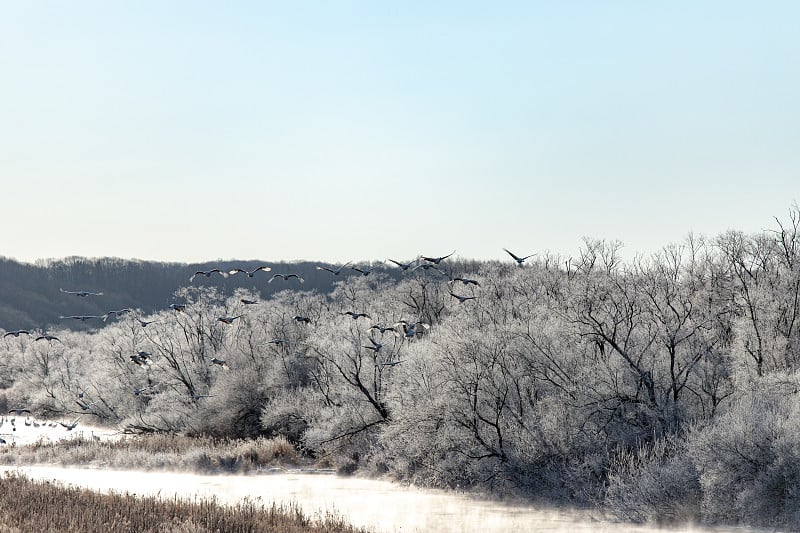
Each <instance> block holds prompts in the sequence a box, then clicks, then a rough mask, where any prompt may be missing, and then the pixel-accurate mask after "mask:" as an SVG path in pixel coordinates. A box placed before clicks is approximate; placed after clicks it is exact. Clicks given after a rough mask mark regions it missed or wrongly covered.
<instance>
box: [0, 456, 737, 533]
mask: <svg viewBox="0 0 800 533" xmlns="http://www.w3.org/2000/svg"><path fill="white" fill-rule="evenodd" d="M0 470H2V471H3V472H5V471H14V470H16V471H20V472H22V473H24V474H25V475H26V476H28V477H29V478H31V479H46V480H58V481H61V482H64V483H66V484H72V485H76V486H81V487H87V488H91V489H94V490H99V491H103V492H108V491H116V492H130V493H134V494H138V495H160V496H161V497H164V498H171V497H173V496H175V495H177V496H181V497H186V498H192V499H193V498H210V497H213V498H216V499H217V500H218V501H220V502H223V503H233V502H237V501H240V500H242V499H245V498H249V499H250V500H252V501H256V502H263V503H264V504H265V505H270V504H271V503H272V502H273V501H274V502H279V503H280V502H283V503H290V502H295V503H297V504H299V505H300V507H301V508H302V509H303V510H304V512H306V513H307V514H309V515H312V516H313V515H315V514H318V513H324V512H329V511H333V512H335V513H337V514H340V515H343V516H345V517H346V518H347V519H348V521H350V522H351V523H352V524H354V525H357V526H366V527H369V528H372V529H373V530H375V531H379V532H403V533H405V532H409V533H410V532H453V533H455V532H460V533H462V532H463V533H469V532H474V533H500V532H520V531H534V532H535V531H550V532H561V531H563V532H583V531H585V532H589V531H592V532H597V531H606V532H653V531H656V530H655V529H653V528H648V527H645V526H632V525H626V524H616V523H610V522H603V521H598V520H596V519H593V518H592V517H591V516H590V515H589V514H584V513H578V512H576V513H567V512H564V511H552V510H542V509H537V508H533V507H526V506H513V505H507V504H502V503H496V502H487V501H480V500H477V499H474V498H470V497H467V496H463V495H458V494H452V493H446V492H443V491H431V490H421V489H416V488H409V487H401V486H399V485H396V484H393V483H389V482H386V481H376V480H367V479H359V478H353V477H339V476H335V475H331V474H316V473H303V472H285V473H270V474H252V475H196V474H187V473H174V472H139V471H118V470H101V469H89V468H62V467H50V466H26V467H0ZM673 531H737V529H727V530H722V529H715V530H710V529H706V530H703V529H699V528H698V529H693V528H682V529H675V530H673ZM738 531H744V530H742V529H738Z"/></svg>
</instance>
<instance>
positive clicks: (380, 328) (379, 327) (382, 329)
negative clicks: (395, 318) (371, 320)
mask: <svg viewBox="0 0 800 533" xmlns="http://www.w3.org/2000/svg"><path fill="white" fill-rule="evenodd" d="M369 329H370V330H373V329H376V330H378V331H380V332H381V335H383V334H384V333H386V332H387V331H391V332H392V333H394V334H395V336H399V333H398V332H397V330H396V329H395V327H394V326H382V325H380V324H373V325H372V326H370V327H369Z"/></svg>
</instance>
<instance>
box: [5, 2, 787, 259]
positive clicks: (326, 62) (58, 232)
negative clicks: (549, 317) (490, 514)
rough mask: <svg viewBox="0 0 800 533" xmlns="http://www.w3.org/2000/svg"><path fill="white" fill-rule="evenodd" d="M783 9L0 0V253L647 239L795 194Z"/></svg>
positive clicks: (321, 249)
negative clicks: (0, 227)
mask: <svg viewBox="0 0 800 533" xmlns="http://www.w3.org/2000/svg"><path fill="white" fill-rule="evenodd" d="M797 20H800V3H797V2H792V1H772V2H738V1H703V2H696V1H681V0H678V1H670V2H658V3H656V2H633V1H608V2H591V1H570V0H566V1H564V2H544V1H525V2H511V1H510V2H502V3H501V2H470V1H457V2H456V1H452V2H449V1H443V2H418V1H409V2H374V1H361V2H358V1H333V2H331V1H319V2H313V1H308V2H268V1H264V2H245V1H231V2H210V1H208V2H204V1H154V0H153V1H147V0H143V1H137V2H122V1H113V0H112V1H107V0H102V1H100V0H98V1H80V0H76V1H70V2H66V1H63V0H58V1H47V0H42V1H37V2H17V1H10V0H0V225H2V227H3V229H4V231H3V233H4V235H3V238H2V240H0V256H5V257H10V258H15V259H18V260H20V261H26V262H32V261H35V260H37V259H45V258H60V257H66V256H86V257H121V258H128V259H144V260H158V261H180V262H195V261H198V262H199V261H209V260H214V259H262V260H266V261H269V260H275V261H278V260H282V261H292V260H320V261H328V262H344V261H362V260H373V261H380V260H384V259H386V258H389V257H391V258H394V259H398V260H400V259H403V260H405V259H410V258H413V257H415V256H417V255H418V254H424V255H444V254H447V253H449V252H451V251H453V250H455V251H456V255H457V256H459V257H462V258H473V259H504V260H508V259H509V258H508V256H506V255H505V252H503V248H504V247H505V248H509V249H511V250H512V251H514V252H516V253H517V254H518V255H522V254H526V255H527V254H529V253H544V252H550V253H556V254H562V255H575V254H577V253H578V250H579V249H580V247H581V245H582V242H583V239H584V238H592V239H606V240H618V241H621V242H622V244H623V246H624V248H623V255H624V257H626V258H632V257H633V256H635V255H636V254H649V253H652V252H655V251H657V250H658V249H660V248H662V247H663V246H665V245H668V244H670V243H676V242H680V241H682V240H683V239H684V238H685V237H686V236H687V235H688V234H689V233H690V232H693V233H695V234H700V235H705V236H708V237H714V236H717V235H719V234H721V233H723V232H725V231H727V230H729V229H735V230H741V231H744V232H746V233H756V232H760V231H763V230H764V229H768V228H774V227H775V226H776V225H775V220H774V217H778V218H781V219H786V218H787V216H788V212H789V209H790V208H791V207H792V205H794V204H795V203H796V202H798V201H800V175H799V174H800V172H798V170H800V149H798V148H799V147H800V101H798V97H797V95H798V94H800V61H798V57H800V32H798V31H797V27H796V26H797Z"/></svg>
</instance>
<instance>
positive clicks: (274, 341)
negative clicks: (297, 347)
mask: <svg viewBox="0 0 800 533" xmlns="http://www.w3.org/2000/svg"><path fill="white" fill-rule="evenodd" d="M264 344H274V345H275V346H283V345H285V344H289V341H287V340H286V339H279V338H277V337H276V338H274V339H272V340H269V341H267V342H265V343H264Z"/></svg>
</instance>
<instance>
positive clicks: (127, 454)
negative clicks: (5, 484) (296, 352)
mask: <svg viewBox="0 0 800 533" xmlns="http://www.w3.org/2000/svg"><path fill="white" fill-rule="evenodd" d="M300 462H301V457H300V456H299V455H298V453H297V451H296V450H295V448H294V447H293V446H292V444H291V443H290V442H289V441H287V440H286V439H285V438H283V437H276V438H273V439H266V438H257V439H219V438H212V437H186V436H181V435H168V434H157V435H144V436H123V437H122V438H120V439H118V440H107V441H95V440H94V439H86V438H84V437H82V436H76V437H74V438H70V439H64V440H59V441H55V442H51V441H48V440H39V441H37V442H35V443H33V444H29V445H26V446H4V447H2V448H0V463H2V464H10V465H16V464H35V463H46V464H62V465H75V464H80V465H94V466H102V467H107V468H123V469H124V468H128V469H145V470H153V469H176V470H191V471H200V472H215V471H224V472H247V471H251V470H256V469H259V468H269V467H275V466H284V465H287V464H288V465H296V464H298V463H300Z"/></svg>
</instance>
